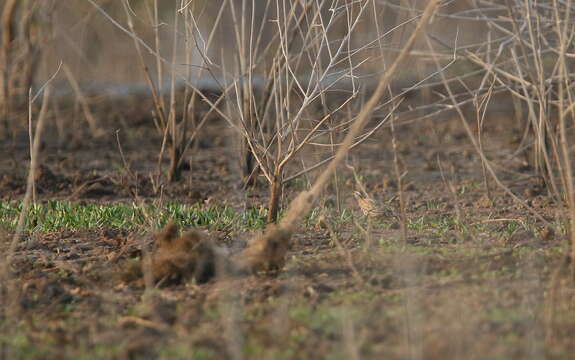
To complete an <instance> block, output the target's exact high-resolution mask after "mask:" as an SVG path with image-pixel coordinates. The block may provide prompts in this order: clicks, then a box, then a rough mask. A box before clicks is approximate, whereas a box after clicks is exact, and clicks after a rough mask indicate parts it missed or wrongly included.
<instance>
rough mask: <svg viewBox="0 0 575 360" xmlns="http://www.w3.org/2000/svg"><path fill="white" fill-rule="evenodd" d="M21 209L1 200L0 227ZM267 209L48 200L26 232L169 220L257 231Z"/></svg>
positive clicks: (12, 222)
mask: <svg viewBox="0 0 575 360" xmlns="http://www.w3.org/2000/svg"><path fill="white" fill-rule="evenodd" d="M21 210H22V203H21V202H20V201H0V227H2V228H4V229H7V230H8V231H10V230H14V229H15V228H16V225H17V223H18V217H19V214H20V211H21ZM266 212H267V211H266V209H265V208H263V207H258V208H255V207H252V208H248V209H246V211H243V212H238V211H236V210H234V209H232V208H230V207H228V206H225V205H203V204H194V205H185V204H181V203H175V202H174V203H166V204H164V205H160V206H159V205H153V204H145V205H139V204H135V203H132V204H124V203H118V204H96V203H78V202H69V201H45V202H38V203H36V204H33V205H32V206H31V207H30V209H29V210H28V214H27V217H26V226H25V230H26V231H30V232H53V231H62V230H81V229H98V228H117V229H128V230H132V229H139V228H150V227H151V228H160V227H162V226H164V225H165V224H167V223H168V222H169V221H172V220H173V221H175V222H176V223H177V224H178V225H179V226H181V227H195V226H205V227H208V228H210V229H215V230H224V229H225V230H228V231H236V230H240V229H241V230H254V229H258V228H261V227H263V226H264V225H265V219H266Z"/></svg>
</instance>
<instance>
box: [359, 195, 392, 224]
mask: <svg viewBox="0 0 575 360" xmlns="http://www.w3.org/2000/svg"><path fill="white" fill-rule="evenodd" d="M353 196H354V197H355V199H356V200H357V204H358V205H359V208H360V209H361V211H362V212H363V214H364V215H365V216H367V217H369V218H378V217H394V218H396V217H397V214H396V213H395V210H394V209H393V208H392V207H391V206H389V205H387V204H384V203H382V202H381V201H377V200H375V199H373V198H371V197H370V196H369V195H367V194H363V193H361V192H359V191H355V192H354V193H353Z"/></svg>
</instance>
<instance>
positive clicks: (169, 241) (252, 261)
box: [121, 223, 292, 286]
mask: <svg viewBox="0 0 575 360" xmlns="http://www.w3.org/2000/svg"><path fill="white" fill-rule="evenodd" d="M291 235H292V231H290V230H286V229H285V228H282V227H280V226H277V225H270V226H269V227H268V228H267V229H266V231H264V232H263V233H262V234H261V235H259V236H256V237H255V238H254V239H253V240H251V241H250V243H249V246H248V247H247V248H246V249H244V250H243V251H241V252H239V253H238V254H236V255H234V256H233V257H230V256H228V252H227V251H226V250H225V249H223V248H220V247H218V246H217V245H216V244H215V243H214V241H213V240H212V239H211V238H210V237H209V236H208V234H206V233H203V232H200V231H196V230H190V231H186V232H184V233H181V234H180V232H179V230H178V227H177V225H176V224H175V223H170V224H168V225H167V226H166V227H165V228H164V229H163V230H162V231H160V232H159V233H158V234H156V236H155V248H154V250H152V252H151V254H150V255H149V257H148V261H144V262H143V263H140V262H137V263H131V264H126V263H125V264H123V265H122V267H123V270H121V272H122V279H123V280H124V281H125V282H129V283H133V282H137V283H142V281H143V277H144V274H146V272H147V271H149V274H150V276H151V279H152V281H153V283H154V284H156V285H161V286H167V285H176V284H180V283H182V282H185V281H189V280H194V281H196V283H199V284H203V283H206V282H209V281H210V280H212V279H213V278H215V277H216V276H230V275H247V274H253V273H259V272H268V273H276V272H277V271H279V270H281V268H282V267H283V266H284V265H285V258H286V254H287V251H288V248H289V239H290V237H291Z"/></svg>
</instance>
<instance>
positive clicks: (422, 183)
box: [0, 101, 575, 359]
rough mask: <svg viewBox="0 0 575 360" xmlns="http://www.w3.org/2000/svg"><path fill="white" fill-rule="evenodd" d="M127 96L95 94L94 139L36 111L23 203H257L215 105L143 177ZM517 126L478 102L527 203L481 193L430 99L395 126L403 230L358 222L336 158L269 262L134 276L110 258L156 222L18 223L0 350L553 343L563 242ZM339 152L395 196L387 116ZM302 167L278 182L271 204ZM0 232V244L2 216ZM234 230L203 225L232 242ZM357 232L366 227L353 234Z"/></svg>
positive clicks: (572, 320)
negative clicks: (32, 197) (208, 117)
mask: <svg viewBox="0 0 575 360" xmlns="http://www.w3.org/2000/svg"><path fill="white" fill-rule="evenodd" d="M136 104H137V101H133V102H128V103H126V104H123V105H122V106H115V105H108V104H101V105H100V107H101V108H100V109H99V110H96V114H98V119H99V121H101V123H102V124H103V127H104V129H106V132H105V135H103V136H101V137H99V138H94V137H92V136H91V135H90V134H89V133H88V130H87V129H86V126H85V124H83V123H82V121H83V120H82V118H81V117H80V116H78V115H75V114H74V112H73V111H72V110H70V111H68V112H66V111H62V113H61V115H60V116H61V117H63V118H66V119H67V121H70V123H71V125H67V126H64V127H60V129H59V127H58V123H59V121H63V120H62V118H60V119H58V118H55V117H52V118H51V119H50V122H51V123H50V125H49V126H48V129H47V133H46V136H45V138H44V141H43V146H42V150H41V151H42V161H41V164H42V166H41V168H40V171H39V174H38V176H37V178H36V186H37V192H38V201H40V202H42V201H45V200H54V199H57V200H67V201H73V202H80V203H101V204H114V203H122V202H132V201H134V200H135V199H138V201H144V202H154V201H168V200H170V201H179V202H182V203H186V204H194V203H200V204H226V205H228V206H230V207H232V208H234V209H237V210H238V211H241V209H245V208H246V206H253V205H256V206H257V205H265V204H266V199H267V190H266V187H265V186H263V185H262V184H263V182H262V183H261V184H259V185H256V186H255V187H254V188H252V189H249V191H243V190H242V188H241V181H240V180H241V179H240V177H239V176H238V166H237V164H236V162H235V160H234V156H233V155H234V147H233V146H234V141H235V140H234V135H233V133H231V130H229V129H228V128H227V126H226V124H225V122H223V121H222V120H219V119H217V118H214V119H213V120H212V121H211V122H210V123H209V124H208V126H207V127H206V129H204V131H203V134H202V137H201V139H200V140H199V141H198V142H197V144H195V146H196V148H195V150H194V151H193V152H192V154H191V156H190V157H189V158H190V162H189V166H188V168H187V170H186V171H185V172H184V176H183V179H182V180H181V181H179V182H178V183H176V184H164V185H162V184H157V183H155V180H154V174H155V171H156V166H157V158H158V152H159V149H160V147H161V138H160V137H159V136H158V135H157V133H156V131H155V129H154V128H153V126H152V120H151V119H150V116H149V115H148V114H149V110H150V108H151V105H149V106H148V105H144V106H142V105H141V106H140V107H139V108H137V107H136ZM106 107H109V109H107V108H106ZM469 121H472V120H471V119H469ZM521 135H522V130H521V129H519V128H518V125H517V124H516V121H515V119H514V118H513V114H512V113H511V112H508V111H505V109H503V110H501V109H499V110H494V111H492V112H491V113H490V115H489V117H488V119H487V121H486V124H485V131H484V134H483V138H484V147H485V153H486V155H487V157H488V159H490V160H492V161H493V164H494V165H495V169H496V171H497V173H498V175H499V176H500V178H501V181H502V182H503V183H504V184H506V185H507V186H508V187H509V189H510V190H511V191H512V192H513V193H515V194H517V195H518V196H520V197H521V198H522V199H525V201H526V203H527V204H528V205H529V206H530V209H531V210H529V209H526V208H525V207H523V206H520V205H519V204H518V203H517V202H516V201H514V200H513V199H512V198H511V197H510V196H509V195H508V194H506V193H505V192H504V191H503V190H502V189H501V188H500V187H498V186H497V185H496V183H495V181H493V179H489V181H488V185H489V189H490V193H489V196H488V195H487V192H486V191H485V182H484V179H485V176H484V170H483V167H482V165H481V161H480V158H479V156H478V155H477V154H476V152H475V150H474V148H473V146H472V145H471V143H470V141H469V139H468V137H467V135H466V133H465V131H464V130H463V127H462V126H461V122H460V119H458V118H457V117H455V116H454V115H453V114H444V115H442V116H441V117H439V118H437V119H431V120H426V121H424V122H421V123H415V124H411V125H404V126H399V128H398V131H397V138H398V144H399V156H400V159H401V162H402V164H403V166H404V167H405V170H406V171H407V175H406V177H405V196H406V200H407V201H406V211H407V219H408V225H409V226H408V243H407V244H404V243H403V242H402V238H401V231H400V226H399V224H398V222H397V220H395V219H381V220H377V221H375V222H374V223H372V224H368V223H367V220H366V219H365V218H364V217H363V216H362V215H361V212H360V210H359V208H358V206H357V204H356V203H355V200H354V198H353V196H352V194H353V191H354V190H356V186H357V185H356V182H355V180H354V177H353V174H352V172H351V170H350V169H349V168H347V167H341V168H340V170H339V172H338V183H337V186H336V185H335V183H332V184H331V185H330V186H329V187H328V188H327V190H326V191H325V196H324V197H323V198H322V201H321V203H320V204H318V208H317V209H316V210H314V213H313V214H312V215H310V216H308V217H306V219H305V220H304V221H302V223H301V225H300V227H299V229H298V231H297V232H296V233H295V234H294V236H293V238H292V244H291V248H290V250H289V253H288V256H287V263H286V265H285V267H284V269H283V270H282V271H281V272H280V273H279V274H276V275H274V276H270V275H265V274H259V275H250V276H243V277H241V278H237V279H233V280H229V279H228V280H221V281H216V280H212V281H210V282H208V283H206V284H201V285H199V284H196V283H194V282H187V283H184V284H179V285H172V286H166V287H161V288H151V289H147V290H146V288H145V287H144V286H142V285H141V284H138V283H133V282H130V281H127V280H126V279H125V278H124V277H122V275H121V272H122V269H123V266H124V265H123V264H126V263H129V262H135V261H137V260H138V259H139V258H140V257H141V256H142V251H141V248H142V243H145V242H148V243H149V242H151V241H153V236H152V234H153V233H154V231H156V230H157V229H129V230H128V229H122V228H106V227H103V228H90V229H73V230H65V231H59V232H52V233H46V232H38V231H32V232H27V233H26V234H25V238H24V240H22V241H21V242H20V244H19V246H18V248H17V253H16V256H15V261H14V264H13V267H12V270H13V277H14V281H15V283H14V285H15V289H16V293H17V294H18V296H17V297H16V299H12V303H11V304H10V306H9V307H7V309H8V311H6V313H5V314H4V316H5V317H4V319H3V321H2V323H3V325H0V326H1V328H0V330H1V331H0V344H2V351H1V353H2V357H3V358H6V359H15V358H26V359H32V358H33V359H47V358H59V359H62V358H70V359H79V358H82V359H84V358H85V359H92V358H94V359H111V358H117V359H148V358H161V359H191V358H193V359H228V358H233V359H242V358H245V359H318V358H326V359H360V358H366V359H543V358H548V359H569V358H571V355H570V354H572V353H573V351H575V341H574V340H573V338H572V336H570V334H572V331H573V330H575V312H574V311H573V306H572V305H571V303H570V301H569V299H570V296H571V295H572V293H573V288H571V287H570V286H568V285H565V286H555V287H553V286H552V284H553V282H552V275H553V273H554V271H555V269H557V268H558V264H559V263H560V261H561V259H562V254H563V251H564V250H565V249H566V235H565V231H564V230H563V231H561V229H564V228H565V226H564V224H563V223H562V222H561V221H560V220H558V219H559V218H557V216H556V215H557V214H558V210H559V209H557V205H556V202H555V201H554V200H553V199H552V198H551V197H550V196H549V194H548V191H547V190H546V189H545V188H544V187H543V186H542V183H541V181H540V180H539V178H538V177H536V176H534V174H533V170H532V169H531V168H530V167H529V166H528V164H527V162H526V161H525V158H524V156H523V155H522V154H516V153H515V152H516V149H517V143H518V142H517V139H518V138H520V137H521ZM28 141H29V140H28V134H27V133H26V131H25V127H24V124H22V127H20V128H19V129H16V133H15V134H14V136H12V137H11V138H10V139H9V141H3V142H1V143H0V144H1V145H0V153H2V154H5V155H4V156H2V157H0V199H1V200H2V201H10V200H17V199H20V198H22V196H23V194H24V192H25V178H26V174H27V166H28V156H29V155H28ZM120 149H121V150H122V151H120ZM122 153H123V154H124V155H125V158H124V159H123V158H122V155H121V154H122ZM348 163H349V164H351V165H352V166H353V167H354V169H355V171H356V172H357V173H358V174H359V175H360V177H361V178H362V179H363V180H362V181H363V182H364V183H365V185H366V187H367V190H368V192H369V193H370V194H372V196H374V197H375V198H377V199H379V200H382V201H389V203H390V204H391V205H392V206H394V207H396V208H397V207H398V200H397V182H396V177H395V174H394V170H393V152H392V148H391V141H390V131H389V128H383V129H382V130H380V131H378V132H377V133H376V134H375V136H374V137H373V138H371V139H370V140H369V141H367V142H366V143H365V144H363V145H362V146H360V147H359V148H358V149H355V150H353V152H352V153H351V154H350V156H349V160H348ZM163 165H164V168H165V167H166V166H167V160H165V159H164V160H163ZM314 176H315V174H314V173H312V174H310V175H309V178H308V179H304V180H302V181H297V182H295V183H294V184H292V185H290V186H289V187H288V189H287V191H286V194H285V199H284V203H285V202H286V201H288V200H289V199H291V198H292V197H293V196H294V194H296V193H297V192H298V191H300V190H302V189H304V188H305V184H306V182H307V181H308V180H309V181H311V180H313V177H314ZM338 194H339V196H337V195H338ZM532 211H534V212H536V213H537V214H539V215H540V216H541V218H537V217H535V216H534V215H533V213H532ZM320 215H321V218H322V219H323V220H322V221H318V219H319V218H320ZM544 221H546V222H549V224H545V222H544ZM325 223H327V225H325ZM551 227H555V228H557V229H559V231H552V230H551ZM3 231H4V234H5V236H3V239H4V240H5V241H3V243H2V244H3V245H2V246H3V248H4V249H6V247H7V245H8V242H9V240H10V238H11V234H12V230H11V229H4V230H3ZM251 234H252V232H251V230H246V231H245V232H239V233H234V234H231V235H230V234H226V235H225V236H224V235H221V234H219V233H215V234H214V237H215V238H216V242H217V243H218V244H219V245H220V246H222V247H228V248H237V247H242V246H243V245H242V244H243V243H244V240H245V239H246V238H249V237H250V236H251ZM367 237H370V238H371V239H374V242H375V244H374V245H373V246H372V247H370V248H369V249H366V246H365V243H366V238H367ZM559 283H560V282H559ZM550 294H553V296H551V295H550ZM550 304H551V305H550ZM550 309H555V312H553V311H550Z"/></svg>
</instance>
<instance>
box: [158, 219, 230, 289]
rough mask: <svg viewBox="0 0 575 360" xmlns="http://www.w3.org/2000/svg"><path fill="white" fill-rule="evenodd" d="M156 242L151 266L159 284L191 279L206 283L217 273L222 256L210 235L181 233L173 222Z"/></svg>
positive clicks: (160, 234) (197, 232)
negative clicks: (217, 263)
mask: <svg viewBox="0 0 575 360" xmlns="http://www.w3.org/2000/svg"><path fill="white" fill-rule="evenodd" d="M156 241H157V243H156V245H157V247H156V249H155V251H154V252H153V253H152V256H151V267H150V269H151V273H152V278H153V279H154V282H155V283H162V284H173V283H180V282H182V281H183V280H186V279H190V278H192V279H195V280H196V281H197V282H198V283H205V282H208V281H209V280H210V279H212V278H213V277H214V276H215V275H216V262H218V261H219V260H218V256H219V255H218V252H217V249H216V246H215V244H214V243H213V242H212V240H211V239H210V238H209V237H208V236H207V235H205V234H203V233H201V232H199V231H194V230H192V231H187V232H185V233H182V234H181V235H179V232H178V227H177V225H176V224H174V223H170V224H168V225H167V226H166V227H165V228H164V229H163V230H162V231H161V232H160V233H159V234H158V235H157V238H156Z"/></svg>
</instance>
